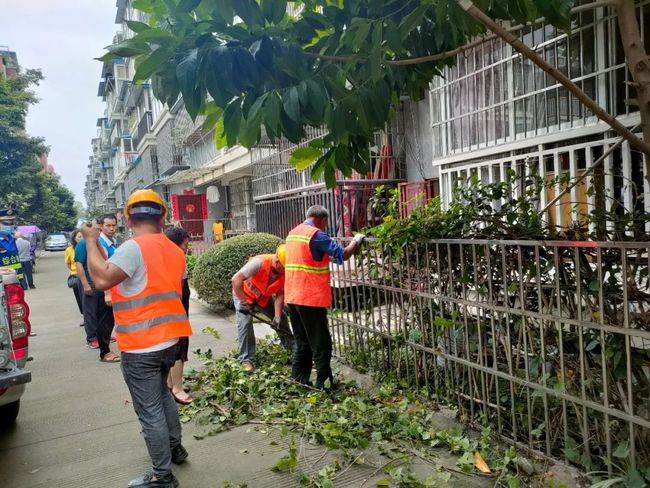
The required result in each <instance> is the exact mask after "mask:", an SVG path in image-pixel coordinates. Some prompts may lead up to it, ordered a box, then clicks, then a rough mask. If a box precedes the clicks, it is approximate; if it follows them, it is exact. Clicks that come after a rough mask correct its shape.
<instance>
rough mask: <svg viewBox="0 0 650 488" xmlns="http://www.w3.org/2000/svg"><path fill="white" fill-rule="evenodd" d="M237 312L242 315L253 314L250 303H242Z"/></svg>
mask: <svg viewBox="0 0 650 488" xmlns="http://www.w3.org/2000/svg"><path fill="white" fill-rule="evenodd" d="M237 311H238V312H239V313H240V314H242V315H250V314H251V306H250V305H249V304H248V303H245V302H240V304H239V308H238V309H237Z"/></svg>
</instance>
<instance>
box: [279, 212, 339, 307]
mask: <svg viewBox="0 0 650 488" xmlns="http://www.w3.org/2000/svg"><path fill="white" fill-rule="evenodd" d="M316 232H318V229H317V228H316V227H313V226H311V225H307V224H300V225H299V226H298V227H296V228H295V229H293V230H292V231H291V232H289V235H288V236H287V261H286V264H285V266H284V269H285V284H284V301H285V302H286V303H290V304H293V305H306V306H309V307H331V306H332V291H331V288H330V257H329V256H328V255H327V254H325V255H324V256H323V259H322V260H321V261H316V260H315V259H314V257H313V256H312V255H311V249H310V248H309V243H310V242H311V240H312V238H313V237H314V235H316Z"/></svg>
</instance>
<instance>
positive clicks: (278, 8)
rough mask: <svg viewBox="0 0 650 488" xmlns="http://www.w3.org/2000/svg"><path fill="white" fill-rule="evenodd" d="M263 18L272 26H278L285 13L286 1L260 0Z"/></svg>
mask: <svg viewBox="0 0 650 488" xmlns="http://www.w3.org/2000/svg"><path fill="white" fill-rule="evenodd" d="M261 5H262V13H263V14H264V18H265V19H266V20H268V21H269V22H270V23H272V24H279V23H280V22H282V19H284V16H285V14H286V11H287V2H286V0H261Z"/></svg>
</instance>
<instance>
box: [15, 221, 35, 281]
mask: <svg viewBox="0 0 650 488" xmlns="http://www.w3.org/2000/svg"><path fill="white" fill-rule="evenodd" d="M14 237H15V238H16V247H17V248H18V257H19V258H20V265H21V266H22V267H23V276H24V277H23V280H22V285H23V288H24V289H25V290H27V289H28V288H30V289H34V288H36V286H34V269H33V267H32V245H31V244H30V242H29V241H28V240H27V239H25V238H24V237H23V234H22V233H21V232H15V233H14Z"/></svg>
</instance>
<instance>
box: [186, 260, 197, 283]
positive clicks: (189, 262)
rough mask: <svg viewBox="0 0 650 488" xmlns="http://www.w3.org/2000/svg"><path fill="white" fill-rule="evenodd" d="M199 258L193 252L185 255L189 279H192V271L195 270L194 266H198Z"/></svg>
mask: <svg viewBox="0 0 650 488" xmlns="http://www.w3.org/2000/svg"><path fill="white" fill-rule="evenodd" d="M197 259H198V257H197V256H192V255H191V254H187V255H186V256H185V267H186V269H187V279H188V280H191V279H192V273H193V272H194V267H195V266H196V260H197Z"/></svg>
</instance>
